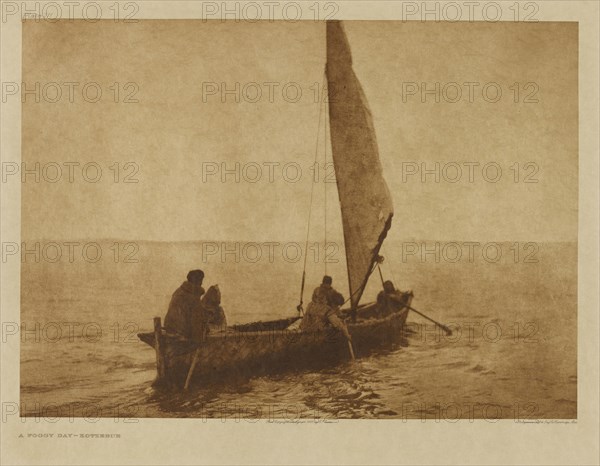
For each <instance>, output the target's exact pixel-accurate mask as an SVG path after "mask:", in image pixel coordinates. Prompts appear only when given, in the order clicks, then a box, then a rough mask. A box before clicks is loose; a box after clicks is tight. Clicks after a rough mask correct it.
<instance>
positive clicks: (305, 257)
mask: <svg viewBox="0 0 600 466" xmlns="http://www.w3.org/2000/svg"><path fill="white" fill-rule="evenodd" d="M325 78H326V75H325V70H323V82H325V81H324V80H325ZM318 95H319V123H318V125H317V142H316V144H315V162H314V165H313V168H314V173H315V174H317V173H318V172H317V169H318V166H317V161H318V157H319V134H320V133H321V116H322V114H323V96H321V95H320V93H319V94H318ZM325 136H327V135H325ZM325 141H326V142H327V137H325ZM325 156H327V153H325ZM317 176H318V175H317ZM314 191H315V180H314V178H313V180H312V184H311V187H310V207H309V211H308V222H307V225H306V241H305V243H304V266H303V268H302V283H301V285H300V304H298V306H296V310H297V311H298V312H299V313H301V314H304V308H303V307H302V305H303V304H304V284H305V282H306V261H307V259H308V238H309V236H310V220H311V214H312V207H313V197H314Z"/></svg>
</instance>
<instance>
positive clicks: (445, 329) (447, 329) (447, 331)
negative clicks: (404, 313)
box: [404, 305, 452, 335]
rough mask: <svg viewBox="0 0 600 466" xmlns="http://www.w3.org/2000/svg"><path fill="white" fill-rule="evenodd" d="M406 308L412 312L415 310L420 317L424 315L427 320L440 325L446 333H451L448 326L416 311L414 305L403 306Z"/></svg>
mask: <svg viewBox="0 0 600 466" xmlns="http://www.w3.org/2000/svg"><path fill="white" fill-rule="evenodd" d="M404 307H406V308H408V309H410V310H411V311H413V312H416V313H417V314H419V315H420V316H421V317H425V318H426V319H427V320H429V321H430V322H433V323H434V324H435V325H437V326H438V327H440V328H441V329H443V330H444V331H445V332H446V335H452V330H450V328H449V327H446V326H445V325H444V324H440V323H439V322H438V321H436V320H433V319H432V318H431V317H427V316H426V315H425V314H423V313H422V312H420V311H417V310H416V309H415V308H414V307H410V306H406V305H405V306H404Z"/></svg>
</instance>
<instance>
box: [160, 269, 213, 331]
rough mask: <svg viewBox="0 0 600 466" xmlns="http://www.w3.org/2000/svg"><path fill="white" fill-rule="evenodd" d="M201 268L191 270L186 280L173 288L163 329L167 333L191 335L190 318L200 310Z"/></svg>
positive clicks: (202, 289)
mask: <svg viewBox="0 0 600 466" xmlns="http://www.w3.org/2000/svg"><path fill="white" fill-rule="evenodd" d="M203 280H204V272H203V271H202V270H191V271H190V272H189V273H188V274H187V280H186V281H185V282H183V284H182V285H181V286H180V287H179V288H177V289H176V290H175V292H174V293H173V296H172V297H171V302H170V303H169V309H168V311H167V315H166V316H165V325H164V327H165V330H166V331H167V332H169V333H174V334H178V335H181V336H183V337H185V338H191V337H192V318H193V316H194V315H196V314H197V313H198V312H200V297H201V296H202V295H203V294H204V288H202V281H203Z"/></svg>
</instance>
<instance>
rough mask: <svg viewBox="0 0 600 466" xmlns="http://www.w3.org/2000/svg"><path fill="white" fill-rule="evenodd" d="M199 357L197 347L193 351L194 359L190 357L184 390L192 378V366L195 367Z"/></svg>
mask: <svg viewBox="0 0 600 466" xmlns="http://www.w3.org/2000/svg"><path fill="white" fill-rule="evenodd" d="M199 357H200V347H198V348H197V349H196V352H195V353H194V359H192V364H191V366H190V370H189V371H188V375H187V378H186V379H185V385H184V386H183V389H184V390H186V391H187V389H188V388H189V386H190V381H191V380H192V374H193V373H194V368H195V367H196V364H198V358H199Z"/></svg>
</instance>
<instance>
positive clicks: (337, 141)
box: [139, 21, 412, 385]
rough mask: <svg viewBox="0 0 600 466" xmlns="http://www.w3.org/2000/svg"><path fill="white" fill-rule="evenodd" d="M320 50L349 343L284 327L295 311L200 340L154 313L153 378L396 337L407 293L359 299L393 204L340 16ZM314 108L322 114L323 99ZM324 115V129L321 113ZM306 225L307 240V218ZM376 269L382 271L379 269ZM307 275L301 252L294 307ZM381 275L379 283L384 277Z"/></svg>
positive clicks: (244, 370)
mask: <svg viewBox="0 0 600 466" xmlns="http://www.w3.org/2000/svg"><path fill="white" fill-rule="evenodd" d="M326 48H327V54H326V55H327V62H326V66H325V75H326V79H327V97H328V99H327V102H324V103H323V104H325V105H326V107H327V108H328V110H329V111H328V112H324V113H326V115H327V114H328V117H329V137H330V141H331V151H332V158H333V165H334V169H335V175H336V184H337V190H338V196H339V202H340V209H341V217H342V227H343V231H344V249H345V252H346V264H347V271H348V288H349V292H350V298H349V302H350V309H349V310H347V311H345V312H346V313H347V314H348V316H350V318H349V319H348V322H349V324H348V330H349V333H350V335H351V338H352V345H349V344H348V341H346V339H345V338H344V337H343V336H342V334H341V333H340V332H339V331H335V330H333V329H325V330H321V331H314V332H302V331H299V330H289V329H288V327H289V326H290V324H292V323H293V322H294V321H295V320H298V319H299V318H300V316H298V317H290V318H286V319H279V320H274V321H270V322H255V323H251V324H245V325H237V326H233V327H230V328H227V329H223V330H222V331H220V332H216V333H213V334H210V335H209V336H208V337H207V339H206V340H205V341H203V342H202V343H200V344H198V343H195V342H193V341H189V340H185V339H183V338H181V337H177V336H176V335H171V334H168V333H166V332H165V331H164V329H162V328H161V323H160V319H159V318H155V331H154V332H153V333H143V334H139V338H140V339H141V340H142V341H143V342H145V343H147V344H149V345H151V346H153V347H154V348H155V350H156V355H157V356H156V358H157V370H158V379H157V380H158V381H167V382H169V383H171V382H172V383H175V384H181V383H182V382H183V381H187V382H189V381H190V380H191V376H192V375H193V377H195V378H201V379H205V380H206V379H209V378H215V377H216V378H219V377H223V376H224V375H227V374H229V375H232V374H233V375H240V374H257V373H265V372H273V371H279V370H281V369H287V368H291V367H298V366H307V365H314V364H315V363H317V364H327V363H329V362H335V361H339V360H340V359H341V360H347V359H349V358H350V355H352V357H354V354H352V352H353V349H354V352H355V353H356V356H358V357H360V356H363V355H365V354H368V353H369V352H370V351H371V350H373V349H376V348H381V347H385V346H389V345H390V344H393V343H397V342H398V341H400V340H401V338H402V328H403V326H404V323H405V321H406V317H407V314H408V311H409V306H410V303H411V300H412V293H411V294H409V295H406V302H405V303H404V304H405V305H406V306H400V307H399V308H396V309H394V310H392V312H388V311H386V310H384V312H382V310H381V309H378V308H377V304H368V305H363V306H360V305H359V302H360V299H361V297H362V295H363V291H364V289H365V287H366V284H367V281H368V280H369V277H370V276H371V274H372V273H373V271H374V270H375V268H377V267H378V266H379V263H380V262H381V260H382V258H381V256H380V255H379V251H380V249H381V245H382V243H383V241H384V239H385V237H386V236H387V232H388V231H389V229H390V228H391V225H392V217H393V206H392V199H391V196H390V193H389V190H388V187H387V184H386V182H385V179H384V177H383V169H382V166H381V162H380V160H379V153H378V148H377V142H376V137H375V130H374V127H373V122H372V117H371V111H370V110H369V106H368V104H367V100H366V97H365V95H364V92H363V90H362V87H361V84H360V82H359V81H358V78H357V77H356V75H355V74H354V71H353V69H352V57H351V52H350V46H349V43H348V40H347V38H346V34H345V32H344V30H343V28H342V25H341V23H340V22H339V21H328V22H327V23H326ZM320 112H323V105H321V108H320ZM323 121H324V122H325V126H324V134H325V135H327V121H326V118H324V119H323ZM319 122H321V113H320V114H319ZM318 140H319V136H318V135H317V141H318ZM318 146H319V145H317V147H318ZM325 159H327V154H325ZM315 160H316V158H315ZM312 189H314V183H313V185H312ZM325 189H326V186H325ZM311 211H312V194H311ZM309 215H310V214H309ZM325 219H326V216H325ZM325 227H326V225H325ZM307 230H308V231H307V238H308V236H309V232H310V218H309V221H308V225H307ZM325 231H326V228H325ZM305 250H306V249H305ZM379 272H380V275H381V270H379ZM305 279H306V256H305V269H304V272H303V275H302V285H301V292H300V304H299V305H298V310H299V311H300V312H302V310H303V307H302V304H303V294H304V284H305ZM381 279H382V282H383V276H382V275H381ZM186 374H187V375H186ZM186 385H187V383H186Z"/></svg>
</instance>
